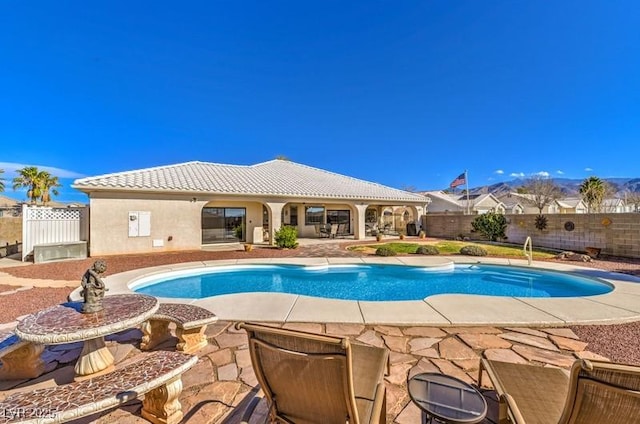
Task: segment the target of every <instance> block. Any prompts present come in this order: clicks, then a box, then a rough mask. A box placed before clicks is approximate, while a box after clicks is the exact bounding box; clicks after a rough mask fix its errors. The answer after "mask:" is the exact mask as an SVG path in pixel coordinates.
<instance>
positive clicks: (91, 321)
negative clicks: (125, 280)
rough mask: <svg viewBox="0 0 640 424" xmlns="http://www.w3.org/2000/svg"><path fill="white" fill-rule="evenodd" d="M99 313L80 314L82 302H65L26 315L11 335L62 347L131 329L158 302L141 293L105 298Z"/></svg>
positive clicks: (152, 311)
mask: <svg viewBox="0 0 640 424" xmlns="http://www.w3.org/2000/svg"><path fill="white" fill-rule="evenodd" d="M102 305H103V307H104V309H103V310H101V311H99V312H95V313H90V314H83V313H81V312H80V311H81V308H82V302H67V303H63V304H61V305H56V306H52V307H50V308H47V309H44V310H42V311H39V312H36V313H34V314H31V315H28V316H26V317H25V318H24V319H23V320H22V321H20V322H19V323H18V325H17V327H16V329H15V333H16V335H17V336H18V337H20V338H21V339H23V340H27V341H31V342H35V343H43V344H63V343H70V342H77V341H83V340H89V339H94V338H98V337H102V336H105V335H107V334H113V333H117V332H119V331H121V330H125V329H127V328H131V327H135V326H137V325H138V324H140V323H142V322H144V321H146V320H147V319H148V318H149V317H151V316H152V315H153V314H154V313H155V312H156V311H157V310H158V307H159V302H158V299H156V298H155V297H153V296H148V295H143V294H119V295H113V296H106V297H105V298H104V300H103V302H102Z"/></svg>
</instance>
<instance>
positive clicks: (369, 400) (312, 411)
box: [236, 323, 388, 424]
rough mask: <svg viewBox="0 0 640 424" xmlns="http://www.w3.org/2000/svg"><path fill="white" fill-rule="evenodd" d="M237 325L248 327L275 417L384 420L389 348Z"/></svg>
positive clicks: (304, 420)
mask: <svg viewBox="0 0 640 424" xmlns="http://www.w3.org/2000/svg"><path fill="white" fill-rule="evenodd" d="M236 327H237V328H239V329H245V330H247V334H248V338H249V349H250V353H251V361H252V364H253V368H254V370H255V373H256V377H257V379H258V381H259V382H260V386H261V387H262V389H263V391H264V392H265V396H266V398H267V400H268V403H269V408H270V416H271V419H272V421H282V422H295V423H297V424H305V423H308V424H312V423H318V424H319V423H323V424H324V423H340V424H342V423H345V422H346V421H348V422H350V423H354V424H359V423H380V422H384V420H385V417H386V411H385V400H384V398H385V386H384V380H383V376H384V373H385V371H386V370H387V367H388V351H387V350H386V349H381V348H377V347H372V346H365V345H352V344H351V343H350V342H349V340H348V339H345V338H339V337H331V336H326V335H322V334H313V333H307V332H302V331H294V330H287V329H282V328H274V327H268V326H262V325H259V324H244V323H238V324H237V325H236ZM349 371H351V372H349Z"/></svg>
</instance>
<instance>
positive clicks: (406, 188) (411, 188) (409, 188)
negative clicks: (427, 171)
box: [400, 185, 418, 193]
mask: <svg viewBox="0 0 640 424" xmlns="http://www.w3.org/2000/svg"><path fill="white" fill-rule="evenodd" d="M400 189H401V190H404V191H408V192H410V193H415V192H417V191H418V189H417V188H416V186H414V185H405V186H402V187H400Z"/></svg>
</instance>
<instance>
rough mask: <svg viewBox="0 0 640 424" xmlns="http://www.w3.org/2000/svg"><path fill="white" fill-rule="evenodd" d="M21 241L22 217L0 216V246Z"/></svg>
mask: <svg viewBox="0 0 640 424" xmlns="http://www.w3.org/2000/svg"><path fill="white" fill-rule="evenodd" d="M16 241H19V242H21V241H22V217H21V216H20V217H13V216H12V217H2V218H0V246H4V245H5V244H7V243H9V244H14V243H15V242H16Z"/></svg>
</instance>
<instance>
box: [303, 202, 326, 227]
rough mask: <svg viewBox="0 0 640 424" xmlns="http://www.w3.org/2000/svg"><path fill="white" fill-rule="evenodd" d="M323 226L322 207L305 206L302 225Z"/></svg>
mask: <svg viewBox="0 0 640 424" xmlns="http://www.w3.org/2000/svg"><path fill="white" fill-rule="evenodd" d="M316 224H324V207H323V206H307V207H305V209H304V225H316Z"/></svg>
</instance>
